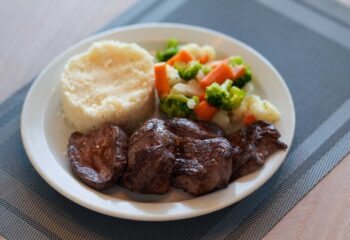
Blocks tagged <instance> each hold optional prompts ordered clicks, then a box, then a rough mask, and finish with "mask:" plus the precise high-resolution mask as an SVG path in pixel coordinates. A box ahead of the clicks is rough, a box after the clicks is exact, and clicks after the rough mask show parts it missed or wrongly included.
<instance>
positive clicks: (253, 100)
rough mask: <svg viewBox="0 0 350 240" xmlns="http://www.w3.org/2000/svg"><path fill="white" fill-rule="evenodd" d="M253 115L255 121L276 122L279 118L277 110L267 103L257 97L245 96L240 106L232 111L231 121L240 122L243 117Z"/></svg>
mask: <svg viewBox="0 0 350 240" xmlns="http://www.w3.org/2000/svg"><path fill="white" fill-rule="evenodd" d="M248 115H253V116H255V118H256V119H257V120H263V121H267V122H271V123H273V122H276V121H278V120H279V119H280V118H281V114H280V112H279V111H278V109H277V108H276V107H275V106H274V105H273V104H272V103H270V102H269V101H267V100H262V99H261V98H260V97H259V96H257V95H250V96H247V97H246V98H245V99H244V100H243V101H242V103H241V106H240V107H239V108H237V109H234V110H233V111H232V117H231V119H232V121H234V122H238V121H241V120H242V119H243V118H244V117H245V116H248Z"/></svg>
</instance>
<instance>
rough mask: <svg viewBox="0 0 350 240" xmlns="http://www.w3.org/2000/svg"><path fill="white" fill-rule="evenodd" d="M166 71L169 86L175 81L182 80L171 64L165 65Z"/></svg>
mask: <svg viewBox="0 0 350 240" xmlns="http://www.w3.org/2000/svg"><path fill="white" fill-rule="evenodd" d="M166 73H167V76H168V80H169V84H170V86H173V85H175V84H176V83H180V82H183V81H182V79H181V78H180V76H179V72H178V71H177V70H176V69H175V68H174V67H173V66H171V65H169V64H167V65H166Z"/></svg>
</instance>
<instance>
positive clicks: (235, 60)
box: [228, 56, 252, 88]
mask: <svg viewBox="0 0 350 240" xmlns="http://www.w3.org/2000/svg"><path fill="white" fill-rule="evenodd" d="M228 64H229V65H231V66H232V67H235V66H241V65H243V67H244V70H245V74H244V76H243V77H240V78H238V79H237V80H235V81H234V83H233V86H236V87H238V88H242V87H244V85H245V84H246V83H247V82H249V81H250V80H252V71H251V69H250V67H249V66H248V65H247V64H245V63H244V61H243V58H242V57H241V56H233V57H231V58H230V59H229V60H228Z"/></svg>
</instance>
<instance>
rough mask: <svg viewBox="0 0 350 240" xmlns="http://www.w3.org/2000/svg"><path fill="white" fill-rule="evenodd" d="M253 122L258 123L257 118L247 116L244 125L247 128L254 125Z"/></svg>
mask: <svg viewBox="0 0 350 240" xmlns="http://www.w3.org/2000/svg"><path fill="white" fill-rule="evenodd" d="M253 122H256V117H255V116H254V115H247V116H245V117H244V119H243V123H244V125H246V126H248V125H250V124H252V123H253Z"/></svg>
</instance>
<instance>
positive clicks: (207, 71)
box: [201, 65, 211, 75]
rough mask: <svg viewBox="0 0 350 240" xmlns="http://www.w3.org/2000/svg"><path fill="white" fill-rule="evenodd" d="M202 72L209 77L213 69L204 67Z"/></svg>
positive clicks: (207, 66)
mask: <svg viewBox="0 0 350 240" xmlns="http://www.w3.org/2000/svg"><path fill="white" fill-rule="evenodd" d="M201 70H202V72H203V74H204V75H207V74H208V73H209V72H210V71H211V67H210V66H209V65H202V69H201Z"/></svg>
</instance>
